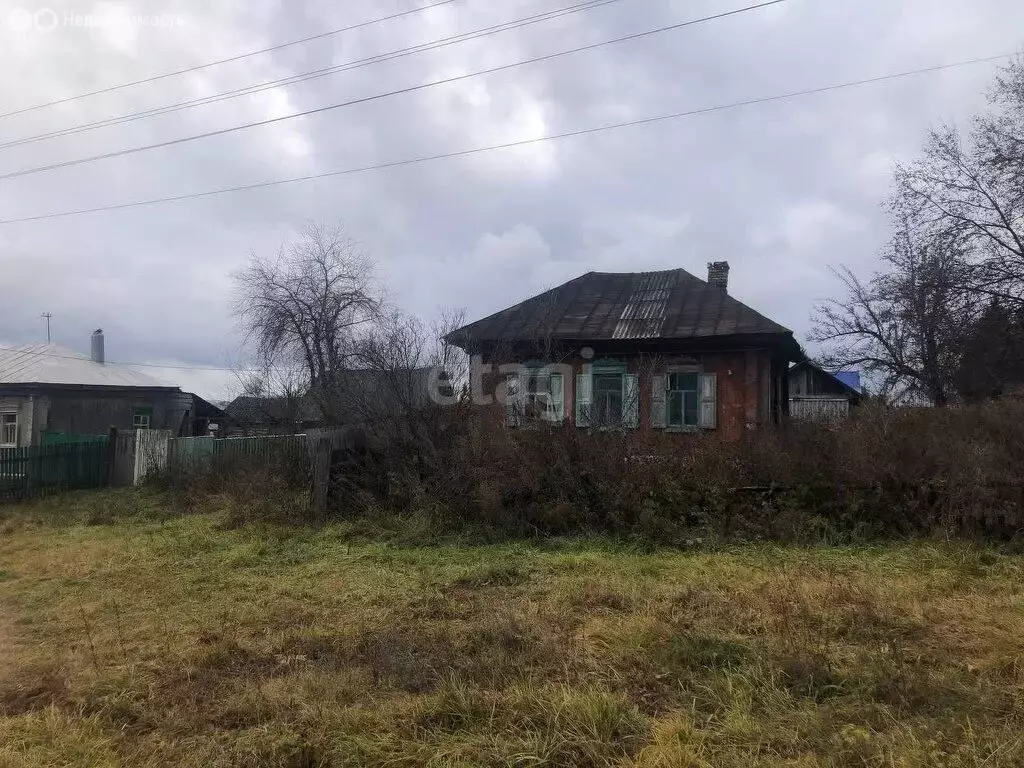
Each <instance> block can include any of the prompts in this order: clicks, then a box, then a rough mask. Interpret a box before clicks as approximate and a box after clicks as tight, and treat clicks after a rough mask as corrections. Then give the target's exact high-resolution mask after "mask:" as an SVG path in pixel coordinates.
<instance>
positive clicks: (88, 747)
mask: <svg viewBox="0 0 1024 768" xmlns="http://www.w3.org/2000/svg"><path fill="white" fill-rule="evenodd" d="M207 506H208V511H207V512H206V513H205V514H195V515H187V516H181V515H178V514H175V512H174V511H173V509H172V508H171V506H170V505H168V503H167V501H166V499H165V498H164V497H162V496H161V495H159V494H156V493H152V492H147V491H138V492H137V491H118V492H109V493H108V492H101V493H98V492H94V493H83V494H77V495H70V496H65V497H61V498H58V499H48V500H46V501H43V502H39V503H37V504H34V505H24V506H11V507H4V508H0V767H3V768H6V767H7V766H36V765H40V766H41V765H46V766H50V765H53V766H69V765H83V766H86V765H87V766H122V765H124V766H197V767H198V766H266V765H277V766H286V767H295V768H298V767H299V766H349V765H352V766H358V765H375V766H377V765H379V766H384V765H387V766H420V765H431V766H480V765H483V766H510V765H516V766H534V765H559V766H714V767H715V768H718V767H719V766H724V767H725V768H730V767H733V766H735V767H736V768H739V767H740V766H742V767H744V768H746V767H748V766H794V767H795V766H801V767H803V766H880V767H881V766H901V767H903V768H916V767H917V766H921V767H922V768H923V767H924V766H929V767H931V766H974V767H976V768H981V767H982V766H985V768H993V767H995V766H1017V765H1021V764H1024V738H1022V736H1021V734H1022V733H1024V699H1022V691H1024V667H1022V659H1021V654H1022V649H1024V598H1022V585H1024V581H1022V576H1024V559H1022V558H1021V557H1018V556H1015V555H1012V554H1008V553H1006V552H1004V551H1001V550H998V549H995V548H986V547H980V546H974V545H968V544H937V543H925V542H919V543H900V544H893V545H891V546H872V547H860V548H855V547H848V548H825V547H821V548H810V549H806V548H805V549H799V548H785V547H778V546H767V545H765V546H755V545H750V546H742V547H739V546H737V547H728V548H720V549H714V550H705V551H678V550H671V549H654V550H650V548H648V549H647V550H646V551H645V550H643V549H641V548H638V547H637V546H634V545H631V544H628V543H621V542H616V541H613V540H610V539H602V538H593V539H565V540H547V541H543V542H533V543H532V542H526V541H506V542H492V543H480V541H479V540H470V539H463V540H460V539H458V538H436V537H432V536H431V535H430V534H429V533H427V532H426V531H427V530H428V529H427V528H424V527H423V526H422V525H419V524H418V523H416V522H415V521H414V520H406V521H397V522H395V521H392V523H391V524H390V525H389V527H387V528H385V527H383V526H376V527H375V526H374V525H371V524H367V523H365V522H362V523H356V522H349V523H338V524H335V525H331V526H327V527H325V528H322V529H319V530H312V529H304V528H298V527H286V526H278V525H273V524H268V523H251V524H248V525H242V526H239V525H235V524H229V522H230V521H232V520H237V519H238V515H237V511H238V510H237V509H235V508H234V507H233V503H232V502H231V501H230V500H227V499H223V498H212V499H210V500H209V502H208V504H207Z"/></svg>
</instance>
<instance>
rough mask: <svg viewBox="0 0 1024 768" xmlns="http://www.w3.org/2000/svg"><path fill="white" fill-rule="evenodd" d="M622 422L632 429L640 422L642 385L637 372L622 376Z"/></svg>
mask: <svg viewBox="0 0 1024 768" xmlns="http://www.w3.org/2000/svg"><path fill="white" fill-rule="evenodd" d="M622 423H623V425H624V426H626V427H629V428H630V429H636V428H637V426H638V425H639V424H640V387H639V385H638V383H637V378H636V375H635V374H626V375H625V376H623V377H622Z"/></svg>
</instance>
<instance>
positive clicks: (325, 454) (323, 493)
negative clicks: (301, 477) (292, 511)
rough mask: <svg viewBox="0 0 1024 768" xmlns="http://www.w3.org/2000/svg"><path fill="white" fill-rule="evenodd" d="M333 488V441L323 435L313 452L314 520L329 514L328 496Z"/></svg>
mask: <svg viewBox="0 0 1024 768" xmlns="http://www.w3.org/2000/svg"><path fill="white" fill-rule="evenodd" d="M330 488H331V441H330V440H329V439H328V438H326V437H321V438H320V439H319V440H317V441H316V452H315V453H314V454H313V490H312V494H311V497H310V506H311V509H310V513H311V516H312V518H313V520H314V521H320V520H323V519H324V518H325V517H326V516H327V497H328V495H329V493H330Z"/></svg>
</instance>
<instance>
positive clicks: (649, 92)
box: [0, 0, 1024, 397]
mask: <svg viewBox="0 0 1024 768" xmlns="http://www.w3.org/2000/svg"><path fill="white" fill-rule="evenodd" d="M428 1H429V0H345V2H327V1H326V0H324V1H323V2H294V1H293V0H291V1H288V2H285V1H284V0H282V1H281V2H271V1H270V0H234V1H233V2H226V1H225V2H217V3H209V2H200V1H199V0H168V1H167V2H161V3H157V2H144V1H143V0H139V1H138V2H135V3H127V2H123V3H117V2H97V3H89V2H63V3H62V2H45V3H33V2H31V0H26V2H15V3H8V2H6V0H4V2H0V63H2V67H3V72H4V77H3V78H2V79H0V112H9V111H13V110H16V109H19V108H21V107H28V106H32V105H35V104H38V103H41V102H48V101H52V100H55V99H60V98H63V97H66V96H72V95H76V94H79V93H83V92H86V91H91V90H95V89H97V88H102V87H105V86H109V85H116V84H119V83H123V82H126V81H129V80H136V79H139V78H143V77H146V76H149V75H155V74H160V73H163V72H167V71H172V70H177V69H182V68H185V67H190V66H193V65H197V64H202V63H205V62H208V61H211V60H214V59H220V58H224V57H228V56H231V55H235V54H239V53H245V52H248V51H251V50H255V49H259V48H263V47H267V46H270V45H274V44H277V43H281V42H286V41H289V40H293V39H297V38H301V37H306V36H309V35H314V34H317V33H320V32H324V31H327V30H331V29H335V28H339V27H343V26H347V25H350V24H354V23H358V22H361V21H365V20H368V19H373V18H376V17H380V16H386V15H390V14H393V13H396V12H399V11H402V10H406V9H409V8H414V7H417V5H423V4H427V2H428ZM574 2H575V0H505V1H504V2H500V3H499V2H493V1H492V0H457V2H455V3H452V4H449V5H445V6H442V7H438V8H433V9H430V10H426V11H423V12H420V13H414V14H411V15H409V16H406V17H403V18H401V19H398V20H394V21H389V22H384V23H380V24H376V25H372V26H368V27H363V28H361V29H358V30H355V31H352V32H347V33H344V34H340V35H336V36H332V37H327V38H324V39H320V40H317V41H314V42H311V43H308V44H304V45H297V46H292V47H288V48H284V49H282V50H279V51H275V52H273V53H269V54H265V55H260V56H256V57H251V58H246V59H242V60H240V61H237V62H233V63H229V64H225V65H221V66H217V67H212V68H207V69H202V70H198V71H195V72H192V73H189V74H186V75H182V76H179V77H174V78H168V79H163V80H159V81H157V82H154V83H151V84H147V85H141V86H138V87H133V88H129V89H124V90H118V91H115V92H112V93H109V94H104V95H101V96H96V97H93V98H88V99H80V100H74V101H70V102H67V103H65V104H61V105H59V106H56V107H52V108H48V109H40V110H34V111H31V112H26V113H24V114H21V115H16V116H12V117H7V118H4V119H0V143H2V142H5V141H9V140H12V139H17V138H20V137H23V136H30V135H35V134H38V133H41V132H44V131H52V130H56V129H61V128H64V127H68V126H73V125H77V124H80V123H85V122H91V121H94V120H101V119H103V118H106V117H110V116H115V115H120V114H123V113H126V112H133V111H138V110H141V109H149V108H152V107H158V106H162V105H165V104H171V103H175V102H178V101H183V100H187V99H192V98H196V97H199V96H205V95H209V94H214V93H219V92H222V91H227V90H231V89H235V88H242V87H245V86H248V85H252V84H254V83H257V82H261V81H264V80H271V79H275V78H280V77H286V76H288V75H291V74H295V73H301V72H306V71H309V70H314V69H319V68H321V67H327V66H332V65H335V64H341V63H344V62H347V61H350V60H353V59H358V58H362V57H365V56H370V55H374V54H377V53H383V52H387V51H391V50H395V49H398V48H402V47H404V46H408V45H414V44H418V43H422V42H428V41H431V40H435V39H438V38H442V37H446V36H449V35H452V34H457V33H460V32H465V31H471V30H475V29H478V28H482V27H485V26H489V25H492V24H498V23H501V22H505V21H510V20H514V19H518V18H521V17H525V16H529V15H531V14H535V13H539V12H543V11H548V10H552V9H555V8H561V7H564V6H567V5H572V4H573V3H574ZM749 2H753V0H749ZM749 2H745V0H737V1H733V0H728V1H727V0H619V2H615V3H612V4H610V5H608V6H605V7H600V8H596V9H593V10H589V11H586V12H583V13H578V14H575V15H571V16H567V17H565V18H561V19H557V20H554V21H549V22H545V23H542V24H537V25H534V26H530V27H526V28H523V29H520V30H514V31H511V32H506V33H503V34H500V35H495V36H493V37H489V38H485V39H483V40H479V41H473V42H469V43H464V44H461V45H456V46H449V47H446V48H443V49H440V50H437V51H433V52H429V53H423V54H419V55H416V56H411V57H407V58H403V59H398V60H396V61H392V62H387V63H384V64H378V65H375V66H371V67H365V68H361V69H358V70H354V71H350V72H346V73H341V74H336V75H332V76H329V77H324V78H321V79H317V80H313V81H311V82H309V83H301V84H296V85H292V86H289V87H287V88H279V89H275V90H268V91H265V92H263V93H259V94H255V95H251V96H246V97H243V98H238V99H232V100H229V101H225V102H222V103H219V104H216V105H210V106H204V107H200V108H197V109H191V110H185V111H182V112H177V113H173V114H170V115H166V116H162V117H157V118H154V119H149V120H139V121H136V122H133V123H130V124H127V125H121V126H115V127H108V128H104V129H100V130H95V131H91V132H87V133H82V134H79V135H76V136H71V137H65V138H58V139H55V140H51V141H43V142H37V143H33V144H28V145H23V146H19V147H15V148H7V149H0V173H8V172H11V171H15V170H19V169H23V168H30V167H34V166H38V165H44V164H49V163H53V162H59V161H63V160H68V159H73V158H77V157H81V156H87V155H94V154H98V153H103V152H109V151H115V150H118V149H123V148H127V147H132V146H137V145H144V144H149V143H153V142H158V141H163V140H167V139H174V138H178V137H181V136H187V135H190V134H195V133H201V132H205V131H211V130H217V129H220V128H226V127H230V126H233V125H237V124H240V123H245V122H252V121H256V120H263V119H266V118H268V117H276V116H279V115H285V114H288V113H291V112H296V111H302V110H305V109H312V108H315V107H319V106H323V105H327V104H332V103H337V102H341V101H347V100H350V99H353V98H359V97H362V96H368V95H372V94H375V93H379V92H383V91H387V90H394V89H396V88H403V87H407V86H410V85H415V84H417V83H423V82H428V81H431V80H436V79H440V78H444V77H448V76H451V75H457V74H463V73H468V72H473V71H476V70H479V69H484V68H488V67H493V66H496V65H500V64H504V63H508V62H514V61H518V60H521V59H526V58H530V57H532V56H537V55H543V54H546V53H550V52H554V51H558V50H563V49H566V48H571V47H575V46H578V45H583V44H587V43H591V42H598V41H601V40H605V39H609V38H612V37H617V36H620V35H624V34H629V33H632V32H638V31H642V30H646V29H651V28H654V27H658V26H663V25H667V24H672V23H676V22H679V21H684V20H687V19H691V18H697V17H700V16H705V15H709V14H713V13H717V12H721V11H725V10H729V9H732V8H737V7H741V6H743V5H746V4H749ZM26 11H27V12H28V15H26V13H25V12H26ZM50 11H52V13H51V12H50ZM133 15H135V17H134V18H133ZM154 16H159V18H153V17H154ZM143 17H146V18H143ZM26 27H27V28H26ZM40 27H42V28H40ZM1022 30H1024V4H1022V3H1020V2H1019V0H971V2H965V1H964V0H899V1H898V2H895V1H894V0H788V1H787V2H785V3H782V4H780V5H776V6H773V7H770V8H766V9H761V10H755V11H751V12H747V13H743V14H739V15H736V16H732V17H729V18H725V19H720V20H717V21H713V22H709V23H706V24H701V25H697V26H693V27H689V28H685V29H680V30H675V31H670V32H665V33H662V34H659V35H656V36H652V37H648V38H644V39H642V40H640V41H634V42H626V43H621V44H617V45H612V46H606V47H603V48H599V49H597V50H592V51H587V52H584V53H579V54H576V55H573V56H569V57H564V58H560V59H556V60H552V61H546V62H541V63H537V64H531V65H526V66H522V67H518V68H515V69H511V70H506V71H503V72H500V73H496V74H492V75H487V76H482V77H477V78H472V79H468V80H463V81H461V82H458V83H454V84H449V85H442V86H438V87H434V88H429V89H426V90H421V91H418V92H415V93H412V94H406V95H401V96H395V97H392V98H388V99H383V100H378V101H374V102H371V103H368V104H363V105H357V106H353V107H349V108H344V109H338V110H333V111H329V112H326V113H322V114H319V115H312V116H308V117H303V118H298V119H295V120H288V121H283V122H279V123H276V124H274V125H270V126H264V127H260V128H254V129H250V130H247V131H242V132H236V133H231V134H227V135H223V136H218V137H214V138H210V139H206V140H203V141H196V142H191V143H188V144H182V145H178V146H174V147H168V148H164V149H158V150H154V151H151V152H145V153H141V154H135V155H131V156H127V157H120V158H115V159H109V160H104V161H99V162H95V163H90V164H86V165H81V166H77V167H70V168H65V169H61V170H56V171H52V172H48V173H41V174H36V175H31V176H25V177H22V178H14V179H8V180H5V181H0V219H11V218H18V217H23V216H32V215H36V214H43V213H50V212H57V211H64V210H72V209H77V208H82V207H92V206H100V205H107V204H116V203H121V202H130V201H133V200H142V199H147V198H152V197H161V196H167V195H176V194H186V193H191V192H200V191H204V190H208V189H214V188H218V187H228V186H236V185H242V184H248V183H253V182H260V181H266V180H271V179H279V178H286V177H291V176H303V175H307V174H315V173H321V172H325V171H331V170H340V169H344V168H350V167H359V166H366V165H373V164H377V163H387V162H390V161H394V160H401V159H405V158H411V157H416V156H421V155H432V154H437V153H443V152H450V151H457V150H460V149H466V148H471V147H477V146H484V145H491V144H498V143H502V142H509V141H516V140H519V139H528V138H535V137H538V136H543V135H546V134H550V133H559V132H564V131H570V130H575V129H578V128H587V127H590V126H594V125H600V124H604V123H609V122H617V121H622V120H631V119H636V118H641V117H645V116H648V115H657V114H663V113H667V112H676V111H683V110H689V109H697V108H702V107H707V106H713V105H717V104H726V103H729V102H735V101H742V100H746V99H751V98H756V97H760V96H768V95H773V94H776V93H782V92H787V91H794V90H800V89H806V88H814V87H818V86H821V85H828V84H831V83H837V82H842V81H846V80H855V79H862V78H868V77H872V76H876V75H883V74H887V73H890V72H897V71H901V70H907V69H913V68H918V67H925V66H931V65H936V64H942V63H946V62H952V61H957V60H962V59H969V58H973V57H982V56H991V55H995V54H1000V53H1006V52H1014V51H1019V50H1020V49H1021V46H1022V42H1024V33H1022ZM996 67H997V65H996V64H978V65H973V66H965V67H959V68H955V69H950V70H945V71H942V72H938V73H933V74H926V75H920V76H916V77H911V78H906V79H902V80H896V81H891V82H886V83H880V84H873V85H866V86H863V87H860V88H856V89H848V90H842V91H836V92H832V93H827V94H821V95H815V96H808V97H804V98H799V99H793V100H789V101H782V102H776V103H772V104H766V105H759V106H750V107H744V108H740V109H732V110H725V111H721V112H716V113H712V114H706V115H700V116H695V117H689V118H685V119H681V120H676V121H670V122H663V123H657V124H650V125H646V126H641V127H637V128H628V129H623V130H618V131H610V132H605V133H599V134H593V135H589V136H584V137H578V138H572V139H567V140H563V141H556V142H547V143H541V144H535V145H531V146H528V147H524V148H518V149H510V150H501V151H496V152H491V153H486V154H479V155H472V156H466V157H461V158H456V159H448V160H440V161H437V162H433V163H426V164H420V165H415V166H409V167H402V168H395V169H390V170H383V171H372V172H368V173H361V174H355V175H348V176H343V177H335V178H328V179H322V180H316V181H310V182H303V183H297V184H289V185H285V186H279V187H272V188H269V189H263V190H256V191H246V192H238V193H234V194H229V195H223V196H218V197H207V198H201V199H198V200H190V201H186V202H177V203H170V204H165V205H159V206H153V207H143V208H132V209H128V210H120V211H111V212H104V213H96V214H91V215H85V216H78V217H70V218H61V219H52V220H47V221H37V222H29V223H22V224H10V225H4V226H0V343H6V344H13V343H28V342H35V341H44V340H45V323H44V321H43V320H41V319H40V313H42V312H44V311H48V312H52V313H53V321H52V322H53V336H54V341H56V342H58V343H61V344H63V345H65V346H68V347H71V348H74V349H78V350H81V351H88V337H89V333H90V332H91V331H92V329H94V328H97V327H103V328H104V329H105V330H106V333H107V356H108V358H110V359H114V360H123V361H137V362H149V363H160V364H166V365H178V366H186V365H193V366H200V367H203V366H207V367H214V366H225V365H226V364H227V363H228V362H229V361H231V360H235V359H238V358H239V356H240V354H241V353H240V351H239V340H238V334H237V331H236V327H235V322H234V320H233V319H232V318H231V316H230V309H229V300H230V293H231V286H232V283H231V274H232V272H233V271H234V270H236V269H238V268H239V266H240V265H242V264H243V263H244V262H245V260H246V258H247V257H248V256H249V254H250V253H254V252H255V253H258V254H268V253H272V252H274V251H276V250H277V249H278V248H279V247H280V245H281V243H282V242H284V241H287V240H288V239H290V238H293V237H294V236H295V232H296V231H297V230H298V229H299V228H300V227H301V226H302V225H303V223H304V222H305V221H307V220H313V221H317V222H322V223H331V224H333V223H341V224H342V225H344V227H345V228H346V229H347V230H348V232H349V233H350V234H351V236H352V237H353V238H355V239H357V240H358V241H359V242H360V243H362V245H363V247H364V249H365V251H366V252H367V253H368V254H369V256H370V257H371V258H372V259H373V260H374V261H375V262H376V264H377V272H378V277H379V279H380V280H381V281H382V283H383V284H385V285H386V286H387V289H388V292H389V294H390V296H391V297H392V299H393V300H394V301H395V302H397V303H398V304H400V305H401V306H403V307H404V308H406V309H407V310H409V311H411V312H414V313H417V314H420V315H422V316H424V317H425V318H429V317H431V316H432V315H433V314H434V313H435V312H436V310H437V308H438V307H439V306H447V307H464V308H465V309H466V310H467V313H468V315H469V319H471V320H472V319H476V318H478V317H481V316H483V315H486V314H489V313H491V312H494V311H496V310H499V309H501V308H503V307H506V306H508V305H510V304H514V303H516V302H517V301H519V300H521V299H523V298H525V297H527V296H530V295H532V294H535V293H537V292H539V291H541V290H544V289H547V288H550V287H552V286H554V285H557V284H559V283H561V282H564V281H566V280H568V279H571V278H573V277H575V276H577V275H579V274H582V273H584V272H586V271H588V270H602V271H637V270H647V269H669V268H676V267H683V268H685V269H688V270H690V271H691V272H693V273H694V274H696V275H698V276H700V277H704V276H705V274H706V267H705V265H706V263H707V262H708V261H712V260H721V259H725V260H728V261H729V263H730V264H731V266H732V273H731V276H730V292H731V293H732V294H733V295H735V296H736V297H737V298H739V299H741V300H742V301H744V302H745V303H747V304H749V305H750V306H752V307H754V308H756V309H758V310H760V311H761V312H763V313H764V314H766V315H768V316H769V317H771V318H773V319H774V320H776V321H778V322H781V323H782V324H784V325H786V326H787V327H789V328H792V329H793V330H794V332H795V333H796V336H797V338H798V340H800V341H803V340H804V338H805V337H806V333H807V330H808V325H809V322H808V320H809V315H810V313H811V311H812V309H813V306H814V303H815V301H816V300H819V299H820V298H822V297H825V296H828V295H830V294H832V293H834V292H835V291H836V282H835V280H834V278H833V277H832V276H831V274H830V272H829V269H828V268H829V265H837V264H847V265H850V266H851V267H853V268H854V269H855V270H856V271H857V272H859V273H862V274H865V275H867V274H869V273H870V272H871V271H872V269H873V268H874V265H875V261H876V258H877V253H878V250H879V248H880V246H882V245H883V244H884V242H885V241H886V239H887V238H888V234H889V232H888V224H887V221H886V218H885V214H884V211H883V209H882V202H883V201H884V198H885V196H886V194H887V192H888V188H889V179H890V173H891V167H892V163H893V161H894V160H898V159H907V158H910V157H912V156H913V155H914V153H915V152H916V150H917V148H918V147H919V145H920V143H921V141H922V138H923V135H924V132H925V131H926V130H927V129H928V127H929V126H931V125H936V124H938V123H941V122H943V121H958V122H964V121H966V120H967V119H968V118H969V117H970V115H971V114H972V113H974V112H976V111H978V110H980V109H981V108H983V106H984V92H985V89H986V88H987V87H988V84H989V83H990V82H991V80H992V78H993V76H994V74H995V71H996ZM150 372H152V371H150ZM157 375H159V376H161V377H162V378H164V379H166V380H169V381H170V382H172V383H174V384H178V385H180V386H182V387H183V388H186V389H193V390H195V391H197V392H199V393H200V394H203V395H206V396H210V397H221V396H224V395H225V394H227V393H228V390H230V389H231V386H232V384H233V383H234V382H233V377H232V376H231V374H229V373H225V372H216V371H199V370H191V371H187V370H172V369H168V370H157Z"/></svg>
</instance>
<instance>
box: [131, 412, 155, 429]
mask: <svg viewBox="0 0 1024 768" xmlns="http://www.w3.org/2000/svg"><path fill="white" fill-rule="evenodd" d="M142 422H145V423H142ZM150 423H151V414H149V413H135V414H132V429H149V428H150Z"/></svg>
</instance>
